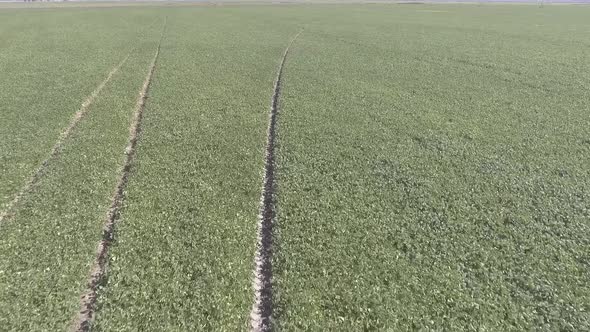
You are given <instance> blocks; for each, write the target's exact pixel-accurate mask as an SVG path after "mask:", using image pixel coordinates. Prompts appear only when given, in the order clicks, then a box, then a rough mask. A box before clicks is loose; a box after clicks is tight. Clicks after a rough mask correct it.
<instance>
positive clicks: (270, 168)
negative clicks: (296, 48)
mask: <svg viewBox="0 0 590 332" xmlns="http://www.w3.org/2000/svg"><path fill="white" fill-rule="evenodd" d="M302 32H303V29H302V30H301V31H299V32H298V33H297V35H295V37H293V39H291V42H290V43H289V45H288V46H287V48H286V49H285V52H284V53H283V58H282V59H281V64H280V65H279V69H278V71H277V76H276V79H275V83H274V90H273V91H274V92H273V95H272V99H271V103H270V114H269V120H268V129H267V136H266V156H265V163H264V177H263V179H262V194H261V196H260V214H259V216H258V237H257V249H256V255H255V257H254V265H255V267H254V282H253V288H254V304H253V305H252V311H251V313H250V328H251V331H254V332H266V331H271V330H272V324H271V323H272V322H271V318H272V234H273V233H272V226H273V224H274V222H275V219H276V200H275V189H276V183H275V145H276V124H277V115H278V112H279V110H278V106H279V98H280V94H281V82H282V78H283V68H284V66H285V61H286V60H287V55H288V54H289V49H290V48H291V45H293V43H294V42H295V40H296V39H297V37H299V35H300V34H301V33H302Z"/></svg>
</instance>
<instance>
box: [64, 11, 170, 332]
mask: <svg viewBox="0 0 590 332" xmlns="http://www.w3.org/2000/svg"><path fill="white" fill-rule="evenodd" d="M167 23H168V18H167V17H166V19H165V20H164V26H163V27H162V32H161V35H160V40H159V41H158V46H157V47H156V52H155V54H154V57H153V58H152V62H151V64H150V67H149V69H148V73H147V75H146V77H145V80H144V82H143V85H142V87H141V90H140V92H139V97H138V98H137V103H136V104H135V108H134V112H133V119H132V121H131V124H130V126H129V140H128V142H127V146H126V147H125V152H124V153H125V162H124V164H123V166H122V167H121V169H120V171H119V173H120V174H119V179H118V181H117V185H116V186H115V190H114V192H113V194H112V196H111V205H110V207H109V210H108V212H107V215H106V221H105V225H104V228H103V232H102V239H101V240H100V242H99V243H98V248H97V250H96V257H95V259H94V263H93V264H92V269H91V271H90V278H89V279H88V283H87V288H86V290H85V291H84V293H83V295H82V296H81V297H80V311H79V313H78V314H77V316H76V318H75V321H74V323H73V324H72V326H71V328H70V330H71V331H88V330H89V329H90V325H91V323H92V321H93V319H94V312H95V309H96V299H97V290H98V287H99V285H100V284H101V282H102V281H103V280H104V277H105V276H106V265H107V258H108V257H107V255H108V250H109V247H110V245H111V243H112V241H113V233H114V231H115V224H116V222H117V220H118V219H119V214H120V210H121V206H122V202H123V198H124V190H125V187H126V186H127V182H128V180H129V174H130V171H131V163H132V162H133V159H134V157H135V152H136V146H137V140H138V137H139V134H140V132H141V121H142V119H143V112H144V109H145V101H146V100H147V94H148V92H149V88H150V85H151V83H152V78H153V75H154V71H155V69H156V63H157V61H158V58H159V56H160V48H161V45H162V39H163V38H164V33H165V32H166V26H167Z"/></svg>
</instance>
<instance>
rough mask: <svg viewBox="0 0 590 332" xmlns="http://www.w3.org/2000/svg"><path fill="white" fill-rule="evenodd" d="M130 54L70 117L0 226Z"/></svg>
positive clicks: (1, 214)
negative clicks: (68, 122) (67, 123)
mask: <svg viewBox="0 0 590 332" xmlns="http://www.w3.org/2000/svg"><path fill="white" fill-rule="evenodd" d="M132 52H133V50H131V51H129V53H127V55H126V56H125V58H123V60H121V62H119V63H118V64H117V65H116V66H115V67H114V68H113V69H112V70H111V71H110V72H109V74H108V75H107V77H106V78H105V79H104V80H103V81H102V82H101V83H100V84H99V85H98V86H97V87H96V89H94V91H92V93H91V94H90V96H88V97H87V98H86V100H85V101H84V102H83V103H82V106H80V109H79V110H78V111H77V112H76V113H75V114H74V116H73V117H72V120H71V121H70V124H69V125H68V126H67V127H66V129H65V130H64V131H63V132H62V133H61V134H60V135H59V137H58V139H57V141H56V142H55V144H54V145H53V148H52V149H51V152H50V153H49V156H47V158H46V159H45V160H43V162H42V163H41V165H40V166H39V167H38V168H37V170H36V171H35V172H34V173H33V175H32V176H31V178H29V180H28V181H27V183H25V185H24V186H23V187H22V188H21V190H20V191H19V192H18V193H17V194H16V195H15V196H14V198H13V199H12V200H11V201H10V202H8V205H7V206H6V208H5V209H4V210H3V211H2V212H0V224H1V223H2V222H3V221H4V219H5V218H6V217H8V216H9V215H10V214H11V213H12V209H13V208H14V207H15V206H16V205H17V204H18V202H19V201H20V200H21V198H22V197H23V196H24V195H25V194H26V193H27V192H29V191H30V190H31V189H32V188H33V186H34V185H35V184H36V183H37V182H38V181H39V179H40V178H41V176H42V175H43V173H44V172H45V170H46V169H47V166H49V163H50V162H51V161H52V160H53V159H55V157H57V156H58V155H59V153H60V152H61V150H62V147H63V145H64V143H65V141H66V140H67V139H68V138H69V137H70V136H71V135H72V132H73V131H74V129H75V128H76V126H77V125H78V123H80V121H81V120H82V118H84V116H85V115H86V114H87V113H88V108H89V107H90V105H92V103H93V102H94V100H95V99H96V97H98V95H99V94H100V92H101V91H102V89H103V88H104V87H105V86H106V85H107V83H108V82H109V81H110V80H111V78H112V77H113V76H114V75H115V74H116V73H117V72H118V71H119V69H121V67H122V66H123V65H124V64H125V62H127V59H129V56H130V55H131V53H132Z"/></svg>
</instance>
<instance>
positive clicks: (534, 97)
mask: <svg viewBox="0 0 590 332" xmlns="http://www.w3.org/2000/svg"><path fill="white" fill-rule="evenodd" d="M373 8H374V7H371V9H368V8H366V7H365V8H362V9H358V8H356V10H355V11H353V10H352V9H349V8H339V9H337V10H336V9H335V10H333V11H331V12H330V13H329V14H328V13H322V14H323V15H324V19H323V21H321V22H317V23H314V24H313V25H310V26H309V27H308V29H306V32H305V35H304V36H303V38H302V39H301V40H299V41H298V43H297V45H296V47H294V49H293V54H292V56H291V58H290V61H289V62H288V64H287V68H286V81H285V85H284V91H283V97H282V109H281V116H280V119H279V124H280V127H279V131H278V132H279V136H280V138H279V142H280V149H279V193H278V197H279V204H278V205H279V216H278V220H279V221H278V226H277V227H276V229H277V237H276V243H277V245H278V249H277V250H278V255H277V257H275V265H274V266H275V269H276V270H275V277H276V284H275V297H276V302H277V303H278V306H279V308H278V317H277V318H276V319H277V324H278V327H279V330H338V331H350V330H354V331H358V330H383V329H386V328H387V329H392V330H406V329H411V330H414V329H416V330H420V329H425V330H430V329H442V330H489V331H498V330H500V331H507V330H514V331H523V330H535V329H538V330H566V331H573V330H580V329H582V330H583V329H588V328H590V316H589V310H590V307H589V304H590V287H588V285H589V284H590V271H589V266H588V262H590V254H589V253H590V242H589V241H588V238H589V236H590V227H589V223H588V221H589V220H590V219H589V218H590V215H589V213H590V206H589V203H588V202H589V198H590V172H589V168H588V165H589V164H590V147H589V146H588V144H587V143H584V142H586V141H587V137H588V126H589V125H590V120H589V119H590V118H588V111H589V108H588V104H587V103H586V102H585V100H586V99H587V91H588V88H589V87H590V81H589V80H588V76H587V74H586V73H588V72H589V70H590V65H589V62H588V61H580V59H584V58H586V59H587V53H586V51H585V50H584V49H583V48H582V47H580V45H581V44H583V43H585V42H587V37H586V35H585V34H584V33H583V32H582V31H585V30H584V29H587V28H588V24H587V22H586V21H585V19H583V17H584V15H587V14H588V9H587V8H582V9H580V12H577V10H575V9H573V8H563V7H561V8H545V9H546V10H545V9H539V8H532V7H528V6H527V7H519V6H486V7H475V6H412V7H411V8H410V7H408V6H406V7H400V6H391V7H378V8H379V10H376V9H373ZM430 10H432V11H430ZM353 12H354V14H353ZM574 29H575V30H574Z"/></svg>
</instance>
